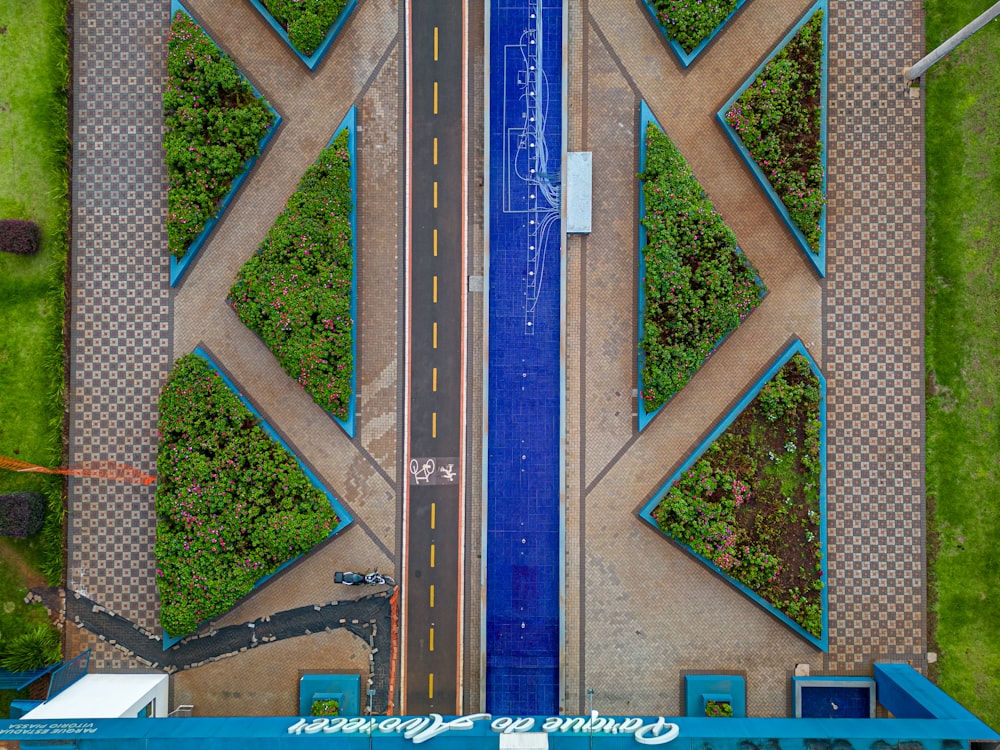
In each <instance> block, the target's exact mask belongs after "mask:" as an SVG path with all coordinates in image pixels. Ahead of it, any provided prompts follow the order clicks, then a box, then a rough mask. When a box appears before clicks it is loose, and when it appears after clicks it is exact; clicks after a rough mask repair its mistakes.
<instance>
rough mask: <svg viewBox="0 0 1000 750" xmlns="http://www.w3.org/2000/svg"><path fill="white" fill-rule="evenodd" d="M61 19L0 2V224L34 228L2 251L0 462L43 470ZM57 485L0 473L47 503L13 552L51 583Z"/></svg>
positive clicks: (60, 152)
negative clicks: (27, 245)
mask: <svg viewBox="0 0 1000 750" xmlns="http://www.w3.org/2000/svg"><path fill="white" fill-rule="evenodd" d="M65 14H66V0H33V2H30V3H25V2H22V1H21V0H0V27H2V28H3V29H4V32H3V33H2V34H0V61H2V64H0V218H5V219H12V218H13V219H30V220H32V221H34V222H36V223H37V224H38V225H39V227H41V230H42V249H41V251H40V252H39V253H38V255H36V256H34V257H24V256H14V255H9V254H6V253H3V254H0V455H4V456H12V457H15V458H19V459H22V460H24V461H29V462H32V463H38V464H41V465H44V466H56V465H58V464H59V463H60V462H61V460H62V438H61V434H62V433H61V430H62V416H63V405H62V393H63V361H62V352H63V345H62V327H63V311H64V305H63V283H64V282H63V277H64V269H65V264H66V232H67V218H68V201H67V170H66V155H67V151H68V149H67V144H68V141H67V123H66V97H65V88H66V86H67V84H68V82H69V76H68V63H67V39H66V34H65ZM61 488H62V482H61V480H60V478H59V477H51V476H44V475H27V474H16V473H13V472H10V471H0V493H5V492H11V491H14V490H21V489H28V490H37V491H41V492H44V493H45V494H46V495H47V496H49V497H50V509H51V510H50V513H49V518H48V519H47V522H46V528H45V530H43V531H42V532H41V534H39V535H38V536H39V537H40V538H38V539H32V540H24V541H17V542H16V546H17V548H18V549H19V550H20V551H21V552H22V554H24V555H25V556H26V557H27V558H28V559H29V560H31V561H32V562H34V563H35V564H36V565H38V566H39V567H40V568H41V569H42V570H44V571H45V572H46V574H47V577H48V579H49V581H50V582H52V583H55V582H58V580H59V577H60V576H61V570H62V523H61V508H62V501H61V491H62V490H61Z"/></svg>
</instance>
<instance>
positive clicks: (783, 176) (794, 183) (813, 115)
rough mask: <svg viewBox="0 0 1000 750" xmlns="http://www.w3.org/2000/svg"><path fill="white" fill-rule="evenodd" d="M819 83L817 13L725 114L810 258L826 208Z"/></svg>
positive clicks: (820, 49) (820, 27) (820, 55)
mask: <svg viewBox="0 0 1000 750" xmlns="http://www.w3.org/2000/svg"><path fill="white" fill-rule="evenodd" d="M822 81H823V11H821V10H818V11H816V13H815V14H813V17H812V18H811V19H809V21H808V22H806V24H805V25H804V26H803V27H802V28H801V29H800V30H799V32H798V33H797V34H796V35H795V36H794V37H792V39H791V40H789V42H788V44H786V45H785V47H784V48H783V49H782V50H781V51H780V52H778V54H777V55H775V56H774V57H773V58H772V59H771V60H770V62H768V63H767V65H765V66H764V69H763V70H762V71H761V72H760V74H759V75H758V76H757V78H756V80H755V81H754V82H753V83H752V84H751V85H750V86H749V87H748V88H747V89H746V91H744V92H743V94H742V95H741V96H740V98H739V99H737V100H736V101H735V102H733V106H732V107H730V108H729V110H728V111H727V112H726V121H727V122H728V123H729V125H730V126H732V128H733V129H734V130H735V131H736V132H737V134H739V136H740V139H741V140H742V141H743V145H744V146H746V148H747V150H748V151H749V152H750V155H751V156H752V157H753V160H754V161H755V162H757V166H758V167H760V170H761V172H763V173H764V176H765V177H766V178H767V180H768V181H769V182H770V183H771V187H773V188H774V192H775V193H777V195H778V197H779V198H781V202H782V203H784V204H785V208H787V209H788V214H789V216H790V217H791V220H792V222H793V223H794V224H795V226H797V227H798V228H799V229H800V230H802V234H803V235H805V238H806V241H807V242H808V243H809V248H810V249H811V250H812V252H814V253H819V243H820V236H821V234H822V232H821V229H820V219H821V217H822V215H823V206H824V205H825V204H826V193H825V190H824V188H823V142H822V140H821V138H820V135H821V125H822V118H823V106H822V99H821V91H820V87H821V86H822Z"/></svg>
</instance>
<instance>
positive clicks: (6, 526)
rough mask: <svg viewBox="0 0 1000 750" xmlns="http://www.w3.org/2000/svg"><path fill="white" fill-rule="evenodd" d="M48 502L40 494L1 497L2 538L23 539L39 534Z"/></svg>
mask: <svg viewBox="0 0 1000 750" xmlns="http://www.w3.org/2000/svg"><path fill="white" fill-rule="evenodd" d="M47 506H48V500H47V499H46V497H45V495H43V494H41V493H39V492H27V491H24V492H12V493H10V494H8V495H0V536H12V537H18V538H21V539H23V538H24V537H27V536H31V535H32V534H36V533H38V531H39V530H40V529H41V528H42V524H43V523H44V522H45V509H46V507H47Z"/></svg>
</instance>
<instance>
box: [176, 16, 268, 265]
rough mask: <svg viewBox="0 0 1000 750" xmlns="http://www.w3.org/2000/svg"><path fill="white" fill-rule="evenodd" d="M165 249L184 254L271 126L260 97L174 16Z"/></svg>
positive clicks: (191, 25) (186, 21) (185, 20)
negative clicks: (166, 247)
mask: <svg viewBox="0 0 1000 750" xmlns="http://www.w3.org/2000/svg"><path fill="white" fill-rule="evenodd" d="M163 113H164V117H165V118H166V131H165V133H164V135H163V149H164V151H165V153H166V165H167V182H168V188H169V189H168V192H167V246H168V247H169V249H170V252H171V253H172V254H173V255H174V256H175V257H177V258H181V257H183V256H184V254H185V253H186V252H187V250H188V248H189V247H190V246H191V243H193V242H194V240H195V239H196V238H197V237H198V235H199V234H201V232H202V230H204V228H205V224H206V223H207V222H208V220H209V219H210V218H211V217H212V216H213V215H214V214H215V212H216V210H217V208H218V205H219V203H220V201H221V200H222V198H223V197H225V195H226V194H227V193H228V192H229V190H230V189H231V187H232V183H233V180H234V179H236V177H237V176H239V174H240V173H241V172H242V171H243V167H244V164H245V162H246V161H247V160H248V159H251V158H253V157H255V156H257V155H258V154H259V153H260V147H259V144H260V140H261V138H263V137H264V135H265V134H266V133H267V130H268V128H269V127H270V126H271V123H272V122H273V117H274V116H273V114H272V113H271V110H270V109H269V108H268V105H267V102H266V101H265V100H264V99H263V98H258V97H257V96H256V95H255V94H254V91H253V88H252V87H251V86H250V84H249V83H247V81H246V80H245V79H244V78H243V77H242V76H241V75H240V73H239V71H238V70H237V69H236V66H235V65H234V64H233V62H232V60H230V59H229V57H227V56H226V55H225V54H224V53H223V52H222V51H221V50H219V48H218V47H216V46H215V43H214V42H213V41H212V40H211V39H210V38H209V37H208V36H207V35H206V34H205V32H204V31H202V30H201V28H200V27H199V26H198V25H197V24H196V23H195V22H194V21H193V20H191V18H189V17H188V16H187V15H186V14H184V13H182V12H180V11H178V12H177V13H176V14H174V21H173V24H172V25H171V27H170V36H169V37H168V40H167V81H166V86H165V88H164V91H163Z"/></svg>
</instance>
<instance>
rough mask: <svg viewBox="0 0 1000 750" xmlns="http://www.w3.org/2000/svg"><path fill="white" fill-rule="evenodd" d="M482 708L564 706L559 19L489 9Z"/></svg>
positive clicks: (532, 1) (498, 4) (551, 7)
mask: <svg viewBox="0 0 1000 750" xmlns="http://www.w3.org/2000/svg"><path fill="white" fill-rule="evenodd" d="M490 14H491V16H490V30H489V33H490V61H489V63H490V68H491V73H490V100H491V101H490V113H489V115H490V120H489V129H490V143H489V173H490V189H489V201H490V207H489V210H490V220H489V233H490V236H489V252H490V260H489V263H490V268H489V352H490V354H489V397H488V406H489V425H488V430H489V437H488V470H487V492H488V498H489V499H488V503H489V505H488V516H487V576H486V583H487V602H486V644H485V645H486V653H487V661H486V709H487V710H488V711H491V712H493V713H497V714H505V715H521V716H527V715H533V714H544V715H551V714H555V713H558V703H559V549H560V518H559V466H560V455H559V450H560V432H559V429H560V428H559V425H560V419H559V417H560V409H561V395H560V382H561V375H560V357H559V351H560V341H559V335H560V329H559V321H560V287H561V283H560V235H561V229H560V221H559V209H560V185H559V173H560V168H561V140H562V139H561V128H562V102H561V99H560V95H561V87H562V81H561V77H562V6H561V2H551V0H550V2H548V3H547V2H545V0H541V2H539V0H513V1H511V0H507V1H506V2H504V1H503V0H492V2H491V8H490Z"/></svg>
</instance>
